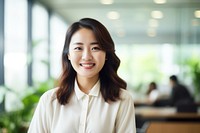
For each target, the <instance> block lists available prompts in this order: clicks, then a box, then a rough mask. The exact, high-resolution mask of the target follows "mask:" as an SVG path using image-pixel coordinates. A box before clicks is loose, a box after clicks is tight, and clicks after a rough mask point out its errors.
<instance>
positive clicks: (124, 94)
mask: <svg viewBox="0 0 200 133" xmlns="http://www.w3.org/2000/svg"><path fill="white" fill-rule="evenodd" d="M120 98H121V99H127V100H128V99H129V100H133V96H132V94H131V92H130V91H128V90H125V89H121V94H120Z"/></svg>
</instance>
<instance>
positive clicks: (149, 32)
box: [147, 28, 157, 37]
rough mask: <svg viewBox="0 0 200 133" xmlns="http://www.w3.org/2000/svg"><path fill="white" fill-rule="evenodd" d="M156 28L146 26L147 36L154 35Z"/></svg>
mask: <svg viewBox="0 0 200 133" xmlns="http://www.w3.org/2000/svg"><path fill="white" fill-rule="evenodd" d="M156 34H157V33H156V29H155V28H148V29H147V35H148V36H149V37H155V36H156Z"/></svg>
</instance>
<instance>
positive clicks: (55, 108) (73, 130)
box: [28, 81, 136, 133]
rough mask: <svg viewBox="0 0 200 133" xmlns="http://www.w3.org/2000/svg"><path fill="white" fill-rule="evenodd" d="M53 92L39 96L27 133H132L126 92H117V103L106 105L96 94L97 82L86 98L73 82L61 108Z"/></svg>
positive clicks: (131, 108)
mask: <svg viewBox="0 0 200 133" xmlns="http://www.w3.org/2000/svg"><path fill="white" fill-rule="evenodd" d="M57 89H58V88H54V89H51V90H49V91H47V92H45V93H44V94H43V95H42V96H41V98H40V101H39V103H38V105H37V108H36V110H35V113H34V116H33V119H32V121H31V123H30V127H29V130H28V133H136V128H135V110H134V103H133V99H132V96H131V95H130V93H129V92H128V91H127V90H124V89H121V95H120V97H121V100H118V101H116V102H110V103H108V102H105V101H104V98H103V97H102V95H101V93H100V81H98V82H97V83H96V84H95V85H94V87H93V88H92V89H91V91H90V92H89V94H88V95H87V94H85V93H83V92H82V91H81V90H80V89H79V87H78V85H77V82H76V81H75V89H74V93H73V95H72V97H71V98H70V101H69V103H68V104H66V105H61V104H59V103H58V101H57V99H56V90H57Z"/></svg>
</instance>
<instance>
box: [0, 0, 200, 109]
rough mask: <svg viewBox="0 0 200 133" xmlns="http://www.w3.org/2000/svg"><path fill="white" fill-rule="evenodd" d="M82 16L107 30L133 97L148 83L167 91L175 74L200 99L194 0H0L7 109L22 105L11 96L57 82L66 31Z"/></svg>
mask: <svg viewBox="0 0 200 133" xmlns="http://www.w3.org/2000/svg"><path fill="white" fill-rule="evenodd" d="M83 17H92V18H95V19H97V20H99V21H100V22H102V23H103V24H104V25H105V26H106V27H107V29H108V30H109V32H110V33H111V36H112V37H113V40H114V42H115V44H116V53H117V55H118V56H119V58H120V59H121V65H120V68H119V71H118V73H119V75H120V76H121V77H122V78H123V79H125V80H126V81H127V83H128V90H130V91H131V92H132V94H133V97H134V99H137V98H139V97H141V96H142V95H144V94H145V93H146V90H147V86H148V84H149V83H150V82H151V81H155V82H156V83H157V84H158V86H159V87H158V88H159V89H160V90H161V92H162V93H163V94H165V93H166V94H168V93H169V89H168V88H169V81H168V80H169V76H170V75H172V74H175V75H178V77H179V78H180V80H181V81H182V82H183V83H184V84H185V85H187V86H188V88H189V90H190V92H191V93H192V95H193V96H196V97H197V98H196V99H197V101H198V100H199V97H198V95H200V94H199V92H200V91H197V90H199V88H198V89H196V88H197V87H196V86H198V85H196V84H198V83H197V81H199V82H200V80H198V79H197V77H198V74H199V72H200V70H199V69H200V1H199V0H175V1H174V0H0V85H1V87H0V92H1V93H0V102H1V103H3V102H4V103H5V102H6V101H5V99H6V98H5V95H4V94H5V93H6V92H7V91H6V90H9V91H13V92H14V94H17V96H16V95H15V96H14V94H10V95H9V100H10V103H9V104H7V105H6V109H7V110H15V108H20V107H23V104H22V105H21V104H20V105H19V103H20V100H19V101H18V100H16V98H19V97H20V98H23V97H24V96H26V94H27V93H28V94H30V93H31V92H34V88H37V87H38V86H40V85H41V84H43V83H46V82H48V83H49V82H50V83H52V79H53V80H55V81H56V79H57V78H58V77H59V74H60V71H61V59H60V57H61V52H62V48H63V45H64V39H65V33H66V30H67V28H68V26H69V25H70V24H71V23H72V22H74V21H78V20H79V19H80V18H83ZM195 72H196V75H195ZM196 80H197V81H196ZM48 83H47V84H48ZM50 86H51V85H50ZM52 87H53V86H52ZM47 89H51V88H47ZM12 99H13V100H12ZM2 110H5V107H4V109H2Z"/></svg>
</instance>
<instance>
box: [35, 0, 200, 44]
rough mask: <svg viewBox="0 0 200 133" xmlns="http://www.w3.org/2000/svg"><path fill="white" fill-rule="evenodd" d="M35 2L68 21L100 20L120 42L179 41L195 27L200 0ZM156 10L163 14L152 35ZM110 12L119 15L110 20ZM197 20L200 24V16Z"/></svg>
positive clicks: (54, 0)
mask: <svg viewBox="0 0 200 133" xmlns="http://www.w3.org/2000/svg"><path fill="white" fill-rule="evenodd" d="M36 1H39V2H40V3H42V4H43V5H45V6H47V7H48V8H50V9H52V10H54V11H55V12H56V13H58V14H59V15H61V16H62V17H63V18H64V20H66V22H68V23H69V24H71V23H72V22H74V21H77V20H79V19H80V18H83V17H92V18H95V19H98V20H99V21H101V22H102V23H103V24H104V25H105V26H106V27H107V28H108V30H109V31H110V33H111V35H112V37H113V39H114V41H115V42H116V43H117V44H124V43H125V44H129V43H130V44H141V43H145V44H149V43H152V44H162V43H178V42H179V41H180V39H181V38H180V36H181V34H183V32H188V34H190V33H189V32H190V31H191V29H192V28H193V27H194V26H193V27H192V20H193V19H195V17H194V11H195V10H197V9H198V10H200V0H167V3H166V4H159V5H158V4H155V3H154V2H153V0H114V3H113V4H112V5H102V4H101V3H100V0H36ZM153 10H159V11H162V12H163V15H164V17H163V18H162V19H158V20H157V22H158V27H157V28H155V30H156V36H155V37H149V36H148V35H147V30H148V28H149V20H150V19H152V17H151V11H153ZM109 11H117V12H118V13H119V14H120V18H119V19H118V20H110V19H108V17H107V13H108V12H109ZM196 20H197V22H199V26H200V19H196ZM199 26H198V27H199ZM184 28H186V30H184ZM119 34H120V35H121V36H119Z"/></svg>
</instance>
